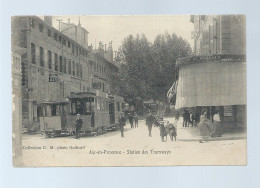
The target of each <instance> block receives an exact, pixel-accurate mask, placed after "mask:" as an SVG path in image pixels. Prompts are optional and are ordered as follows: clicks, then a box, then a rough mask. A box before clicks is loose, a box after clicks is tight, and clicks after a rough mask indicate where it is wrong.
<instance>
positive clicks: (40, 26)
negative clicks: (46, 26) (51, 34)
mask: <svg viewBox="0 0 260 188" xmlns="http://www.w3.org/2000/svg"><path fill="white" fill-rule="evenodd" d="M39 31H40V32H43V25H42V24H39Z"/></svg>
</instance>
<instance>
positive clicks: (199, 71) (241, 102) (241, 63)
mask: <svg viewBox="0 0 260 188" xmlns="http://www.w3.org/2000/svg"><path fill="white" fill-rule="evenodd" d="M177 67H178V75H179V76H178V82H177V92H176V105H175V108H176V109H183V108H185V109H189V111H191V112H193V113H199V114H200V113H201V111H202V110H203V109H207V111H208V112H209V113H208V114H209V118H210V119H212V116H213V115H214V113H215V112H216V111H219V112H220V116H221V118H222V120H223V121H222V122H223V125H224V126H226V127H234V126H237V127H246V62H245V56H241V55H214V56H193V57H189V58H183V59H179V60H178V61H177Z"/></svg>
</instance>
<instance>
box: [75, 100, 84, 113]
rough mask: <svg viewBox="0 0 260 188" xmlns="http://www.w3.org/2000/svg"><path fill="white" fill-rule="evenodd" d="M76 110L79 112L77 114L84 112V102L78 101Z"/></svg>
mask: <svg viewBox="0 0 260 188" xmlns="http://www.w3.org/2000/svg"><path fill="white" fill-rule="evenodd" d="M76 112H77V114H83V105H82V102H80V101H77V104H76Z"/></svg>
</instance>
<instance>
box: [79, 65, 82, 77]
mask: <svg viewBox="0 0 260 188" xmlns="http://www.w3.org/2000/svg"><path fill="white" fill-rule="evenodd" d="M79 76H80V78H82V65H81V64H79Z"/></svg>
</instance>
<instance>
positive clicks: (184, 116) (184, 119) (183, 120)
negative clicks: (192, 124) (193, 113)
mask: <svg viewBox="0 0 260 188" xmlns="http://www.w3.org/2000/svg"><path fill="white" fill-rule="evenodd" d="M185 124H186V111H185V110H184V112H183V113H182V127H186V125H185Z"/></svg>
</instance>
